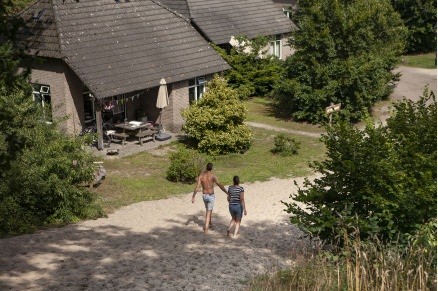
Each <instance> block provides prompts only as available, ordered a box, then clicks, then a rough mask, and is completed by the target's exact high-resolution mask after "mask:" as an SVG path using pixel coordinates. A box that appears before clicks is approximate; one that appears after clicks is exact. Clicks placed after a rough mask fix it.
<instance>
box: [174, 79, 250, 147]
mask: <svg viewBox="0 0 438 291" xmlns="http://www.w3.org/2000/svg"><path fill="white" fill-rule="evenodd" d="M182 116H183V118H184V120H185V121H186V124H185V125H184V126H183V127H182V129H183V130H184V131H185V132H186V134H187V136H188V137H189V138H190V139H191V140H192V142H193V143H194V146H195V148H197V149H198V150H199V151H201V152H204V153H208V154H210V155H218V154H225V153H236V152H244V151H245V150H247V149H248V148H249V146H250V144H251V138H252V133H251V130H250V128H249V127H248V126H247V125H245V124H243V121H244V120H245V118H246V107H245V105H244V104H243V103H242V102H241V101H240V100H239V98H238V96H237V93H236V91H235V90H233V89H232V88H230V87H228V86H227V82H226V81H225V80H223V79H222V78H220V77H219V76H218V75H216V76H215V77H214V79H213V80H212V81H211V82H209V83H208V91H207V92H205V94H204V96H203V97H202V99H201V100H199V101H198V102H197V104H192V105H191V106H190V108H188V109H186V110H183V111H182Z"/></svg>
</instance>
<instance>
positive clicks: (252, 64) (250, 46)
mask: <svg viewBox="0 0 438 291" xmlns="http://www.w3.org/2000/svg"><path fill="white" fill-rule="evenodd" d="M235 39H236V40H237V41H238V43H239V44H238V46H236V47H233V48H231V51H230V53H229V54H228V53H227V51H226V50H225V49H222V48H220V47H218V46H215V45H212V46H213V47H214V48H215V50H216V51H217V52H218V53H219V54H220V55H221V57H222V58H223V59H224V60H225V61H227V63H228V64H229V65H230V66H231V67H232V68H233V69H232V70H228V71H226V72H225V78H226V79H227V80H228V84H229V85H230V86H231V87H233V88H234V89H236V90H237V92H238V95H239V97H240V99H248V98H249V97H252V96H254V95H255V96H261V97H263V96H265V95H266V94H268V92H270V91H271V90H272V88H273V86H274V84H275V82H276V81H277V79H278V78H279V77H280V74H281V70H282V63H283V61H281V60H279V59H278V58H276V57H275V56H268V55H267V52H266V51H263V48H265V47H266V46H267V45H268V44H269V41H270V39H269V38H267V37H263V36H258V37H257V38H255V39H249V38H247V37H244V36H241V37H236V38H235ZM261 56H262V57H263V58H262V57H261Z"/></svg>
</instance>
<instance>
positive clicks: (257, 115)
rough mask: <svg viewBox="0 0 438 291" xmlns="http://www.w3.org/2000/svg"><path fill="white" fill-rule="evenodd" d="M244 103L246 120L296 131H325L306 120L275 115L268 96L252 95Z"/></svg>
mask: <svg viewBox="0 0 438 291" xmlns="http://www.w3.org/2000/svg"><path fill="white" fill-rule="evenodd" d="M245 105H246V107H247V108H248V116H247V121H251V122H258V123H265V124H269V125H273V126H278V127H283V128H287V129H291V130H297V131H306V132H313V133H323V132H325V130H324V128H322V127H321V126H319V125H314V124H309V123H306V122H294V121H292V120H290V119H289V120H288V119H282V118H278V117H275V116H274V112H273V110H272V106H271V100H270V99H268V98H260V97H254V98H251V99H249V100H247V101H245Z"/></svg>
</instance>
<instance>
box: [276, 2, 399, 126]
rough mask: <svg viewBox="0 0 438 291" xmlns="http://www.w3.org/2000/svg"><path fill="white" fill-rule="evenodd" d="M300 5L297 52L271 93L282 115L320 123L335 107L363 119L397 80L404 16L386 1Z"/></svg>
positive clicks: (295, 34)
mask: <svg viewBox="0 0 438 291" xmlns="http://www.w3.org/2000/svg"><path fill="white" fill-rule="evenodd" d="M298 5H299V6H300V14H299V15H298V20H299V21H298V26H299V27H300V29H299V30H296V31H293V32H292V34H293V38H292V39H293V41H292V43H291V44H290V45H291V46H292V47H293V48H294V49H296V51H295V53H294V54H293V55H291V56H290V57H288V58H287V59H286V61H285V70H284V74H283V78H279V82H278V84H277V85H275V86H274V90H273V92H272V96H273V98H274V101H275V102H274V104H275V106H276V109H277V112H278V114H281V115H283V116H285V117H292V118H294V119H295V120H301V121H310V122H313V123H317V122H321V121H323V120H324V111H323V109H324V108H325V107H327V106H329V105H330V103H331V102H333V103H334V104H337V103H342V108H343V109H347V110H349V111H350V112H351V115H350V117H351V119H352V120H358V119H360V118H361V117H362V116H363V115H364V114H366V113H367V110H368V108H370V106H372V105H373V104H374V103H375V102H377V101H379V100H382V99H383V98H386V97H387V96H388V95H389V94H390V93H391V92H392V89H393V87H394V83H395V82H396V81H398V80H399V74H396V73H393V70H394V68H395V66H396V65H397V62H398V59H399V56H400V54H401V53H402V52H403V48H404V47H403V45H404V32H405V29H404V27H403V25H402V21H401V19H400V16H399V15H398V14H397V13H395V12H394V11H393V9H392V7H391V5H390V3H389V2H388V1H386V0H370V1H360V0H354V1H336V0H317V1H313V0H312V1H310V0H303V1H301V0H300V1H298Z"/></svg>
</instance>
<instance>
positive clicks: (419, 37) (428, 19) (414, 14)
mask: <svg viewBox="0 0 438 291" xmlns="http://www.w3.org/2000/svg"><path fill="white" fill-rule="evenodd" d="M391 2H392V6H393V7H394V10H395V11H397V12H398V13H400V15H401V18H402V19H403V22H404V24H405V26H406V27H407V29H408V34H407V46H406V52H407V53H409V54H413V53H428V52H433V51H435V50H436V23H437V22H436V21H437V19H436V15H437V11H436V1H435V0H416V1H410V0H392V1H391Z"/></svg>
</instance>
